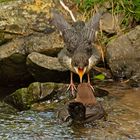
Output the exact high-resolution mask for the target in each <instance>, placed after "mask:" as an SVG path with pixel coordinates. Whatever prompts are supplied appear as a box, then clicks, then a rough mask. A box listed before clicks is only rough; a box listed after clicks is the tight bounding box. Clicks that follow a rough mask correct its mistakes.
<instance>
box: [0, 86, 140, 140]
mask: <svg viewBox="0 0 140 140" xmlns="http://www.w3.org/2000/svg"><path fill="white" fill-rule="evenodd" d="M100 87H103V88H105V89H107V90H108V91H109V93H110V94H109V95H108V96H106V97H104V98H102V104H103V107H104V108H105V110H106V112H107V114H108V117H107V120H106V121H104V120H99V121H96V122H95V123H92V124H86V125H85V126H77V127H70V126H68V125H67V124H65V123H62V122H60V121H58V119H56V113H55V112H53V111H42V112H41V111H23V112H17V111H14V110H13V109H10V108H9V107H7V106H6V105H4V104H2V103H1V105H0V140H25V139H26V140H46V139H56V140H59V139H60V140H62V139H80V140H85V139H94V140H96V139H97V140H104V139H106V140H135V139H136V140H139V139H140V102H139V100H140V89H139V88H134V89H131V88H128V87H127V86H125V84H118V83H114V84H112V83H103V84H101V85H100ZM100 100H101V99H100Z"/></svg>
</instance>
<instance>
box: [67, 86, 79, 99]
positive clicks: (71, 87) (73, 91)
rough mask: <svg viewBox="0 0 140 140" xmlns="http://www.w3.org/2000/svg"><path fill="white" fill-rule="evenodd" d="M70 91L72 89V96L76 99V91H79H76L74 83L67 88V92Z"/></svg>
mask: <svg viewBox="0 0 140 140" xmlns="http://www.w3.org/2000/svg"><path fill="white" fill-rule="evenodd" d="M69 89H71V94H72V96H73V97H75V91H76V90H77V89H76V87H75V85H74V83H70V84H69V86H68V88H67V91H68V90H69Z"/></svg>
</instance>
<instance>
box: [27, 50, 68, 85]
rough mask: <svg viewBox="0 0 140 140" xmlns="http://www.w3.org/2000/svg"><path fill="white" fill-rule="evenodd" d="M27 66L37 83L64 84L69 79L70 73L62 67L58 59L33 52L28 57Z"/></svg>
mask: <svg viewBox="0 0 140 140" xmlns="http://www.w3.org/2000/svg"><path fill="white" fill-rule="evenodd" d="M27 66H28V71H29V72H30V73H31V74H32V76H33V77H34V78H35V80H37V81H41V82H45V81H52V82H54V81H55V82H62V81H66V79H68V78H69V77H68V75H69V71H67V70H66V69H65V68H63V67H62V66H61V65H60V63H59V62H58V59H57V58H56V57H50V56H46V55H43V54H40V53H35V52H33V53H31V54H29V55H28V57H27Z"/></svg>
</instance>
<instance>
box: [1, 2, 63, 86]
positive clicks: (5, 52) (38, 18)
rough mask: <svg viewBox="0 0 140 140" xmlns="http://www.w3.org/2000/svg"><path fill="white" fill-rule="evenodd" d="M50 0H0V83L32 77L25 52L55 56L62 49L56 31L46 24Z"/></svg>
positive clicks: (23, 81) (17, 82) (20, 83)
mask: <svg viewBox="0 0 140 140" xmlns="http://www.w3.org/2000/svg"><path fill="white" fill-rule="evenodd" d="M51 2H52V1H51V0H48V1H45V0H44V1H41V2H40V3H36V2H34V1H32V0H29V1H23V0H19V1H12V2H6V3H0V17H1V18H0V40H1V42H0V44H1V46H0V64H1V65H0V81H2V82H0V85H2V86H6V85H13V86H27V85H28V84H29V83H31V82H32V81H34V77H32V74H31V73H30V72H29V71H28V69H27V65H26V57H27V56H28V54H30V53H32V52H38V53H42V54H45V55H49V56H57V53H58V52H59V51H60V49H62V47H63V42H62V40H61V38H60V36H59V34H58V33H56V32H54V31H55V30H54V28H53V27H51V25H50V24H49V18H50V16H51V15H50V10H49V9H50V7H52V3H51ZM6 40H7V41H8V42H6ZM50 58H51V57H50ZM52 61H53V58H52ZM37 63H38V62H37ZM54 67H55V66H54ZM45 74H46V73H45ZM42 75H43V74H42ZM52 75H53V74H52ZM36 77H39V76H36ZM44 77H45V75H44ZM53 77H54V76H53Z"/></svg>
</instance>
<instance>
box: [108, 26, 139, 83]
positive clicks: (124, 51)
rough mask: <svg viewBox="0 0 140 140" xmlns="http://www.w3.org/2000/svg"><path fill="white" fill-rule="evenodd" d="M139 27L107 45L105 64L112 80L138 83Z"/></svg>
mask: <svg viewBox="0 0 140 140" xmlns="http://www.w3.org/2000/svg"><path fill="white" fill-rule="evenodd" d="M139 36H140V26H137V27H136V28H134V29H133V30H131V31H130V32H128V33H126V34H124V35H121V36H119V37H117V38H116V39H114V40H112V41H111V42H109V44H108V45H107V53H106V57H107V63H108V65H109V67H110V68H111V71H112V74H113V76H114V78H117V79H120V78H122V79H133V80H134V81H136V82H140V63H139V60H140V37H139Z"/></svg>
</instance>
